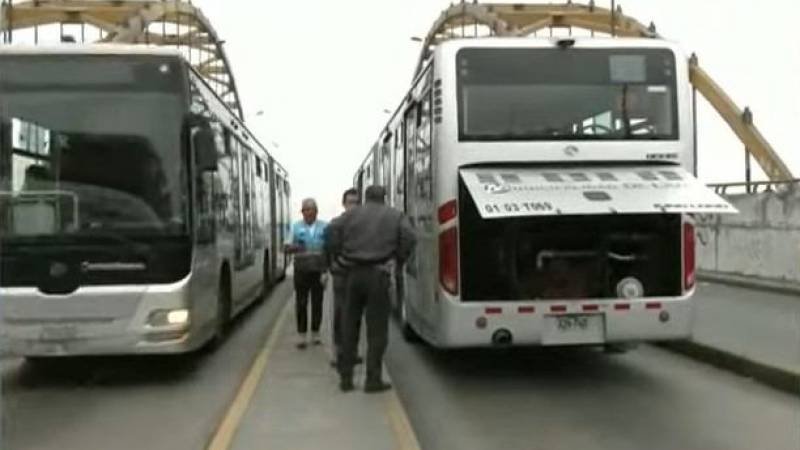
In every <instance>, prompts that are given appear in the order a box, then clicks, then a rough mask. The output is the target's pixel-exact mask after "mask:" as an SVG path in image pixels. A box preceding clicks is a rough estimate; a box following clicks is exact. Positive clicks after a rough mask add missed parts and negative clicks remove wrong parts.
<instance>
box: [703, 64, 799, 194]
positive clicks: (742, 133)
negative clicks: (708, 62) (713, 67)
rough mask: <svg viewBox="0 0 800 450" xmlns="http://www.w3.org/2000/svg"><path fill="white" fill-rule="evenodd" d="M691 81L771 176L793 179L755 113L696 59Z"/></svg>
mask: <svg viewBox="0 0 800 450" xmlns="http://www.w3.org/2000/svg"><path fill="white" fill-rule="evenodd" d="M689 76H690V78H691V81H692V85H693V86H694V87H695V88H696V89H697V91H698V92H700V94H702V95H703V97H704V98H705V99H706V100H708V102H709V103H710V104H711V106H713V107H714V109H715V110H716V111H717V113H718V114H719V115H720V116H721V117H722V118H723V119H724V120H725V122H727V124H728V126H730V127H731V130H733V132H734V133H736V136H737V137H738V138H739V140H740V141H741V142H742V143H743V144H744V145H745V147H746V148H747V149H748V150H749V151H750V153H751V154H752V155H753V157H754V158H755V159H756V161H757V162H758V164H759V165H760V166H761V168H762V169H763V170H764V173H765V174H766V175H767V177H769V179H770V180H775V181H781V180H792V179H794V176H793V175H792V172H791V171H790V170H789V167H788V166H786V164H785V163H784V162H783V161H782V160H781V158H780V156H779V155H778V153H777V152H776V151H775V150H774V149H773V148H772V146H771V145H770V144H769V142H767V140H766V139H765V138H764V136H763V135H762V134H761V132H759V131H758V128H756V127H755V125H753V123H752V116H750V115H748V114H745V113H744V111H742V110H741V109H740V108H739V107H738V106H737V105H736V103H735V102H734V101H733V100H732V99H731V98H730V97H729V96H728V94H726V93H725V91H724V90H723V89H722V88H721V87H720V86H719V85H718V84H717V83H715V82H714V80H713V79H711V77H710V76H709V75H708V73H706V71H705V70H703V69H702V68H701V67H700V66H699V65H698V64H697V61H696V60H695V59H693V60H692V61H691V64H690V65H689Z"/></svg>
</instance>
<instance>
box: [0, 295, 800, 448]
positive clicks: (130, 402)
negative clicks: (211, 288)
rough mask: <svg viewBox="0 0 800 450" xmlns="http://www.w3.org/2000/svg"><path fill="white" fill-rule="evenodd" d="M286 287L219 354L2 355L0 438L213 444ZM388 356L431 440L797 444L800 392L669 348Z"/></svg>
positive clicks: (558, 444) (395, 339) (411, 351)
mask: <svg viewBox="0 0 800 450" xmlns="http://www.w3.org/2000/svg"><path fill="white" fill-rule="evenodd" d="M290 292H291V286H290V284H289V283H283V284H282V285H281V286H279V287H278V288H276V290H275V291H273V294H272V295H271V297H270V299H268V300H267V301H266V302H264V303H262V304H260V305H259V306H257V307H255V308H252V309H251V310H250V311H249V312H248V313H246V314H245V315H244V316H243V317H242V318H240V319H239V320H238V321H237V324H236V326H235V328H234V330H233V333H232V335H231V336H230V338H229V339H228V340H227V341H226V343H225V344H224V346H223V347H221V348H220V349H218V350H217V351H216V352H214V353H205V354H200V355H194V356H190V357H181V358H162V357H160V358H152V357H147V358H145V357H137V358H99V359H98V358H90V359H83V358H82V359H76V360H71V361H65V362H62V363H59V364H51V365H45V366H36V365H30V364H27V363H25V362H24V361H22V360H19V359H9V360H4V361H3V364H2V383H3V385H2V388H3V399H2V400H3V411H2V413H3V421H4V429H3V436H2V438H3V439H2V447H1V448H2V449H3V450H17V449H24V450H39V449H43V450H49V449H59V450H71V449H81V450H83V449H89V450H94V449H103V450H106V449H113V450H116V449H122V450H127V449H137V450H138V449H145V448H146V449H154V450H156V449H170V450H183V449H187V450H188V449H192V450H194V449H203V448H204V447H205V445H206V443H207V442H208V440H209V437H210V436H211V435H212V433H213V432H214V430H215V429H216V428H217V426H218V424H219V422H220V420H221V418H222V416H223V415H224V413H225V411H226V409H227V407H228V405H229V404H230V402H231V400H232V399H233V397H234V395H235V392H236V390H237V388H238V387H239V385H240V383H241V382H242V379H243V378H244V376H245V374H246V372H247V370H248V369H249V367H250V365H251V363H252V361H253V358H254V357H255V355H256V354H257V353H258V351H259V350H260V348H261V347H262V345H263V344H264V342H265V338H266V336H267V334H268V333H269V332H270V330H271V329H272V327H273V324H274V322H275V319H276V317H277V315H278V313H279V311H280V308H281V307H282V306H283V305H284V304H285V302H286V301H287V299H288V296H289V294H290ZM387 365H388V366H389V370H390V372H391V375H392V378H393V380H394V382H395V386H396V388H397V392H398V394H399V396H400V399H401V401H402V403H403V405H404V406H405V408H406V410H407V414H408V416H409V417H410V419H411V424H412V426H413V428H414V431H415V432H416V435H417V438H418V439H419V441H420V443H421V446H422V448H423V449H425V450H454V449H458V450H471V449H476V450H477V449H480V450H486V449H495V448H497V449H504V450H517V449H520V450H522V449H524V450H605V449H608V450H612V449H613V450H640V449H648V450H716V449H719V450H736V449H742V450H753V449H758V450H797V449H800V398H799V397H795V396H792V395H789V394H786V393H783V392H780V391H776V390H773V389H771V388H768V387H765V386H762V385H760V384H758V383H757V382H754V381H752V380H749V379H745V378H742V377H739V376H737V375H733V374H731V373H728V372H725V371H722V370H719V369H716V368H713V367H711V366H709V365H706V364H703V363H701V362H697V361H694V360H690V359H687V358H686V357H683V356H680V355H677V354H673V353H670V352H668V351H666V350H662V349H659V348H654V347H649V346H643V347H640V348H639V349H638V350H635V351H633V352H631V353H628V354H626V355H613V356H612V355H606V354H604V353H601V352H599V351H595V350H591V349H576V350H564V349H549V350H531V349H518V350H510V351H497V350H490V351H475V350H471V351H458V352H447V353H443V352H439V351H436V350H433V349H430V348H428V347H426V346H424V345H420V344H407V343H405V342H403V340H402V338H401V337H400V334H399V333H398V332H397V329H396V327H394V326H393V327H392V342H391V344H390V349H389V353H388V355H387ZM263 444H264V447H263V448H269V443H266V442H265V443H263Z"/></svg>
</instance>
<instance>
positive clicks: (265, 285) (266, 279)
mask: <svg viewBox="0 0 800 450" xmlns="http://www.w3.org/2000/svg"><path fill="white" fill-rule="evenodd" d="M261 272H262V275H261V281H262V288H261V296H260V297H259V299H258V300H259V301H263V300H266V299H267V297H269V291H270V289H271V288H272V276H271V275H272V274H271V271H270V259H269V250H267V251H265V252H264V263H263V264H262V268H261Z"/></svg>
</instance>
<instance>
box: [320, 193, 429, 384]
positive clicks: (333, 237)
mask: <svg viewBox="0 0 800 450" xmlns="http://www.w3.org/2000/svg"><path fill="white" fill-rule="evenodd" d="M365 197H366V203H365V204H364V205H363V206H359V207H357V208H353V209H352V210H350V211H347V212H346V213H345V214H344V215H342V217H341V222H340V225H339V226H337V227H335V228H334V230H332V233H330V238H329V239H330V242H329V244H328V245H329V246H330V249H331V251H332V253H333V255H334V257H336V258H338V260H340V261H342V263H343V264H346V265H347V266H348V276H347V303H346V305H345V309H344V316H343V319H344V322H343V325H344V326H343V328H342V337H343V340H342V350H341V352H340V356H339V375H340V376H341V382H340V385H339V387H340V388H341V390H342V391H344V392H348V391H351V390H353V366H354V365H355V361H356V352H357V348H358V327H359V323H360V319H361V316H362V315H363V314H364V312H365V310H366V322H367V379H366V382H365V385H364V391H365V392H382V391H385V390H387V389H390V388H391V386H390V385H389V384H388V383H386V382H384V381H383V378H382V368H383V354H384V353H385V352H386V346H387V344H388V336H389V312H390V310H391V304H390V300H389V274H390V269H389V268H388V267H387V264H388V263H390V262H391V261H393V260H394V261H396V262H397V264H398V265H402V264H403V262H405V261H406V259H408V257H409V256H410V254H411V252H412V251H413V249H414V245H415V243H416V238H415V236H414V231H413V229H412V228H411V226H410V225H409V223H408V220H407V219H406V218H405V217H404V216H403V214H402V213H401V212H400V211H397V210H395V209H393V208H390V207H388V206H386V205H385V204H384V202H385V197H386V190H385V189H384V188H383V187H382V186H370V187H369V188H367V191H366V194H365Z"/></svg>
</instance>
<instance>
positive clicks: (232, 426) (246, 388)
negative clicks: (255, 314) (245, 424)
mask: <svg viewBox="0 0 800 450" xmlns="http://www.w3.org/2000/svg"><path fill="white" fill-rule="evenodd" d="M291 305H292V302H291V301H288V302H286V305H285V306H284V307H283V310H281V312H280V315H279V316H278V320H277V321H276V322H275V326H274V327H273V328H272V332H271V333H270V335H269V338H268V339H267V343H266V345H265V346H264V348H262V349H261V352H260V353H259V354H258V356H257V357H256V359H255V361H253V365H252V366H251V367H250V371H249V372H248V373H247V377H245V379H244V381H243V382H242V384H241V386H239V390H238V392H237V393H236V397H235V398H234V400H233V402H232V403H231V405H230V406H229V407H228V411H227V412H226V413H225V418H224V419H222V422H221V423H220V425H219V427H218V428H217V431H216V432H215V433H214V437H213V438H212V439H211V443H210V444H209V445H208V447H207V450H228V449H229V448H230V446H231V443H232V442H233V438H234V437H235V436H236V430H237V429H238V428H239V424H240V423H241V421H242V418H243V417H244V414H245V412H247V407H248V406H249V405H250V401H251V400H252V399H253V394H254V393H255V391H256V388H257V387H258V384H259V382H260V381H261V377H262V376H263V375H264V370H265V369H266V368H267V360H268V359H269V356H270V354H272V349H273V348H274V347H275V344H276V343H277V342H278V338H280V335H281V330H282V329H283V323H284V322H285V321H286V317H287V316H288V315H289V311H290V309H291Z"/></svg>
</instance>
